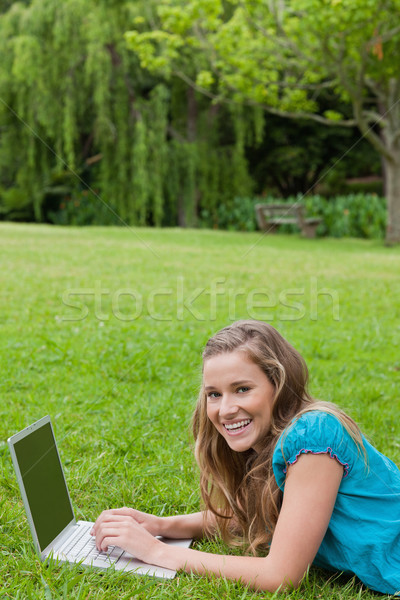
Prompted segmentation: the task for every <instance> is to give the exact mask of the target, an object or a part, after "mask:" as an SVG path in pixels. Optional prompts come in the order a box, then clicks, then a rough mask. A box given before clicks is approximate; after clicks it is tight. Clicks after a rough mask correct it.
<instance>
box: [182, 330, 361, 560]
mask: <svg viewBox="0 0 400 600" xmlns="http://www.w3.org/2000/svg"><path fill="white" fill-rule="evenodd" d="M237 350H240V351H244V352H245V353H246V355H247V357H248V358H249V359H250V360H251V361H252V362H254V363H255V364H256V365H257V366H258V367H259V368H260V369H261V370H262V371H263V372H264V373H265V375H266V376H267V377H268V379H269V381H270V382H271V383H272V385H273V386H274V388H275V394H274V398H273V405H272V414H271V424H270V428H269V430H268V431H266V432H265V436H264V440H263V444H262V446H263V449H262V451H261V452H259V453H257V452H255V450H253V449H249V450H247V451H245V452H236V451H234V450H232V449H231V448H230V447H229V445H228V444H227V442H226V441H225V439H224V438H223V436H222V435H221V434H220V433H219V432H218V431H217V430H216V428H215V427H214V425H213V424H212V423H211V421H210V420H209V418H208V416H207V396H206V393H205V389H204V383H202V386H201V390H200V394H199V398H198V401H197V405H196V408H195V412H194V415H193V434H194V438H195V456H196V460H197V463H198V465H199V467H200V490H201V496H202V500H203V504H204V508H205V510H208V511H211V513H213V514H214V515H215V517H216V522H217V527H218V531H219V533H220V535H221V537H222V538H223V539H224V540H225V541H226V542H227V543H228V544H230V545H240V546H244V547H245V548H246V549H247V551H248V552H249V553H251V554H257V553H258V552H265V551H266V550H267V548H268V546H269V544H270V542H271V539H272V535H273V532H274V530H275V526H276V522H277V520H278V516H279V511H280V508H281V505H282V497H283V495H282V492H281V490H280V489H279V487H278V485H277V483H276V480H275V477H274V474H273V470H272V455H273V452H274V448H275V446H276V443H277V441H278V438H279V436H280V435H281V433H282V432H283V431H284V429H285V428H286V427H287V426H288V424H289V423H290V422H291V421H292V420H293V419H294V418H295V417H296V416H299V415H301V414H303V413H304V412H307V411H309V410H322V411H324V412H329V413H331V414H333V415H335V416H336V417H337V418H338V419H339V420H340V421H341V422H342V424H343V425H344V427H345V428H346V430H347V431H348V432H349V433H350V435H351V436H352V438H353V439H354V441H355V442H356V444H357V445H358V446H359V447H361V448H362V438H361V433H360V431H359V429H358V427H357V425H356V424H355V423H354V421H353V420H352V419H351V418H350V417H348V416H347V415H346V414H345V413H344V412H343V411H341V410H340V409H339V408H338V407H336V406H335V405H334V404H331V403H329V402H321V401H317V400H315V399H314V398H312V397H311V396H310V394H309V393H308V391H307V385H308V369H307V365H306V363H305V361H304V359H303V358H302V356H301V355H300V354H299V353H298V352H297V350H295V349H294V348H293V347H292V346H291V345H290V344H289V342H287V341H286V340H285V339H284V338H283V337H282V336H281V335H280V333H278V331H277V330H276V329H274V327H272V326H271V325H269V324H267V323H264V322H262V321H255V320H248V321H237V322H236V323H233V324H232V325H229V326H228V327H225V328H224V329H222V330H221V331H219V332H218V333H216V334H215V335H214V336H213V337H212V338H211V339H210V340H209V341H208V342H207V344H206V346H205V349H204V352H203V364H204V362H205V361H206V360H208V359H209V358H211V357H214V356H218V355H220V354H225V353H229V352H234V351H237Z"/></svg>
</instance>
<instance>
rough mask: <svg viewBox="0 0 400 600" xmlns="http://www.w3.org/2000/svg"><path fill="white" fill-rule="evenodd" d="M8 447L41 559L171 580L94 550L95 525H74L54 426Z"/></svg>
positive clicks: (35, 429)
mask: <svg viewBox="0 0 400 600" xmlns="http://www.w3.org/2000/svg"><path fill="white" fill-rule="evenodd" d="M8 444H9V447H10V451H11V457H12V461H13V465H14V468H15V472H16V476H17V480H18V484H19V487H20V490H21V496H22V500H23V502H24V506H25V511H26V514H27V518H28V522H29V527H30V530H31V533H32V537H33V541H34V544H35V547H36V550H37V552H38V554H39V556H40V558H41V560H45V559H47V558H53V559H55V560H57V561H59V562H62V563H64V562H67V563H79V564H80V565H83V566H85V567H94V568H97V569H107V568H110V567H112V568H115V569H116V570H117V571H128V572H132V573H134V574H138V575H152V576H154V577H159V578H168V579H171V578H173V577H174V576H175V574H176V571H173V570H171V569H165V568H163V567H158V566H156V565H150V564H147V563H144V562H142V561H140V560H138V559H137V558H135V557H134V556H132V554H129V552H126V551H124V550H122V549H121V548H118V547H117V546H110V547H109V548H108V550H107V552H99V551H97V550H96V545H95V540H94V538H93V537H92V536H91V535H90V531H91V529H92V526H93V523H92V522H89V521H76V519H75V515H74V511H73V508H72V504H71V499H70V495H69V492H68V488H67V483H66V480H65V476H64V471H63V468H62V465H61V460H60V455H59V453H58V448H57V444H56V440H55V437H54V432H53V427H52V424H51V420H50V417H49V416H46V417H43V418H42V419H40V420H39V421H37V422H36V423H33V425H30V426H29V427H26V428H25V429H23V430H22V431H20V432H19V433H16V434H15V435H13V436H12V437H10V438H9V440H8ZM160 539H162V541H164V542H166V543H167V544H170V545H174V546H180V547H184V548H188V547H189V546H190V544H191V542H192V540H191V539H183V540H182V539H174V540H172V539H165V538H160Z"/></svg>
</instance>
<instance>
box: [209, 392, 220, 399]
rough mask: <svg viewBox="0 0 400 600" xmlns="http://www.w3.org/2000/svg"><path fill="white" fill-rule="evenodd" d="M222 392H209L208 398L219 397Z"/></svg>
mask: <svg viewBox="0 0 400 600" xmlns="http://www.w3.org/2000/svg"><path fill="white" fill-rule="evenodd" d="M220 395H221V394H220V393H219V392H209V393H208V394H207V398H218V397H219V396H220Z"/></svg>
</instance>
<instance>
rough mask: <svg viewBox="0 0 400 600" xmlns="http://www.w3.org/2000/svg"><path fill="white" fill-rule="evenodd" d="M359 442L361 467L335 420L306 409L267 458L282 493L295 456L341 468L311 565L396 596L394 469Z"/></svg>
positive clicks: (398, 491)
mask: <svg viewBox="0 0 400 600" xmlns="http://www.w3.org/2000/svg"><path fill="white" fill-rule="evenodd" d="M363 442H364V446H365V450H366V452H367V457H368V460H367V463H366V461H365V457H364V455H363V453H362V452H360V450H359V449H358V448H357V446H356V444H355V443H354V441H353V440H352V438H351V437H350V435H349V434H348V433H347V431H346V429H345V428H344V427H343V426H342V424H341V423H340V421H339V420H338V419H337V418H336V417H334V416H333V415H331V414H329V413H325V412H321V411H317V410H313V411H310V412H308V413H305V414H303V415H302V416H301V417H300V418H299V419H298V420H294V421H293V422H292V423H291V424H290V425H289V426H288V427H287V428H286V429H285V431H284V432H283V433H282V435H281V437H280V438H279V440H278V443H277V445H276V447H275V450H274V454H273V459H272V466H273V470H274V475H275V479H276V482H277V484H278V486H279V487H280V489H281V490H283V491H284V488H285V477H286V471H287V467H288V465H291V464H293V463H295V462H296V461H297V459H298V457H299V456H300V455H301V454H307V453H312V454H329V455H330V456H331V457H332V458H335V459H336V460H337V461H338V462H339V463H340V464H341V465H343V478H342V481H341V484H340V487H339V492H338V495H337V498H336V502H335V506H334V509H333V513H332V517H331V520H330V522H329V526H328V530H327V532H326V534H325V537H324V539H323V541H322V544H321V546H320V548H319V550H318V553H317V555H316V557H315V560H314V564H315V565H316V566H318V567H322V568H325V569H330V570H334V571H343V572H345V573H351V574H355V575H357V577H358V578H359V579H360V580H361V581H362V582H363V583H364V584H365V585H367V586H368V587H369V588H371V589H372V590H376V591H378V592H382V593H385V594H396V595H400V471H399V469H398V468H397V467H396V465H395V464H394V463H393V462H392V461H391V460H389V459H388V458H387V457H386V456H384V455H383V454H381V453H380V452H378V451H377V450H376V449H375V448H374V447H373V446H371V444H370V443H369V442H368V441H367V440H366V439H365V438H363Z"/></svg>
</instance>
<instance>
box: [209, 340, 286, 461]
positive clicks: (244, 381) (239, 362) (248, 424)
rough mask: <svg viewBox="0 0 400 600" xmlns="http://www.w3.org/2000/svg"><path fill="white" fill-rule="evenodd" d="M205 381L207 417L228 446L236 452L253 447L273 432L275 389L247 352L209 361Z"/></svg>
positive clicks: (259, 448)
mask: <svg viewBox="0 0 400 600" xmlns="http://www.w3.org/2000/svg"><path fill="white" fill-rule="evenodd" d="M203 382H204V387H205V391H206V396H207V415H208V418H209V419H210V421H211V422H212V424H213V425H214V427H215V428H216V429H217V431H218V432H219V433H220V434H221V435H222V437H223V438H224V439H225V440H226V442H227V444H228V445H229V446H230V448H232V450H235V451H236V452H244V451H245V450H249V449H250V448H253V449H254V450H255V451H256V452H259V451H260V450H261V448H262V447H261V446H260V443H261V441H262V439H263V437H264V436H265V434H266V433H267V432H268V431H269V429H270V425H271V413H272V405H273V399H274V395H275V388H274V386H273V385H272V383H271V382H270V381H269V379H268V377H267V376H266V375H265V373H264V372H263V371H262V370H261V369H260V367H258V366H257V365H256V364H255V363H253V362H252V361H251V360H250V359H249V358H248V357H247V355H246V353H245V352H244V351H241V350H236V351H235V352H229V353H226V354H219V355H217V356H213V357H211V358H208V359H207V360H206V361H205V362H204V368H203Z"/></svg>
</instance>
